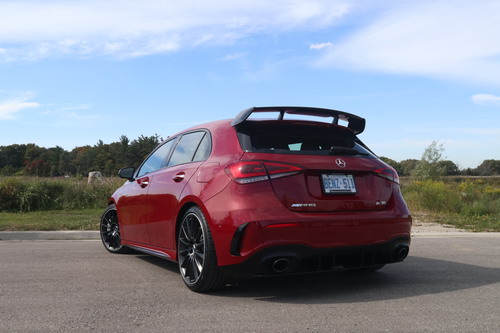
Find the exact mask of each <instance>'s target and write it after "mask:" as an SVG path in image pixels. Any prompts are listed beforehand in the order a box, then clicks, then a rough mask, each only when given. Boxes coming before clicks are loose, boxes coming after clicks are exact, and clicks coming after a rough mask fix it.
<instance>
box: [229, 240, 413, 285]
mask: <svg viewBox="0 0 500 333" xmlns="http://www.w3.org/2000/svg"><path fill="white" fill-rule="evenodd" d="M410 241H411V240H410V238H409V237H402V238H395V239H391V240H390V241H388V242H385V243H382V244H375V245H364V246H350V247H334V248H313V247H309V246H305V245H281V246H272V247H267V248H265V249H263V250H261V251H259V252H257V253H255V254H254V255H252V256H251V257H250V258H249V259H247V260H246V261H244V262H242V263H240V264H235V265H228V266H222V267H221V268H222V269H223V270H224V272H225V273H226V274H229V275H232V276H269V275H280V274H298V273H308V272H318V271H328V270H333V269H335V268H338V267H344V268H361V267H370V266H377V265H384V264H389V263H395V262H400V261H403V260H404V259H405V258H406V256H407V255H408V253H409V246H410Z"/></svg>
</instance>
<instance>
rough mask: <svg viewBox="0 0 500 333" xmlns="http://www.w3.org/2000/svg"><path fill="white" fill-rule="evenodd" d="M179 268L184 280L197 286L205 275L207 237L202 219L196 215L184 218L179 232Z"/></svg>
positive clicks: (192, 214)
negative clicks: (203, 274)
mask: <svg viewBox="0 0 500 333" xmlns="http://www.w3.org/2000/svg"><path fill="white" fill-rule="evenodd" d="M178 250H179V253H178V256H179V258H178V259H179V268H180V271H181V275H182V278H183V279H184V281H185V282H186V283H187V284H189V285H193V284H195V283H196V282H197V281H198V280H199V279H200V277H201V275H202V273H203V265H204V263H205V236H204V231H203V226H202V224H201V221H200V219H199V218H198V216H197V215H196V214H194V213H189V214H187V215H186V216H185V217H184V220H183V221H182V224H181V228H180V230H179V249H178Z"/></svg>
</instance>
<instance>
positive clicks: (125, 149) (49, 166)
mask: <svg viewBox="0 0 500 333" xmlns="http://www.w3.org/2000/svg"><path fill="white" fill-rule="evenodd" d="M161 141H163V139H162V138H161V137H160V136H159V135H157V134H155V135H152V136H144V135H141V136H139V137H138V138H137V139H135V140H132V141H130V140H129V139H128V138H127V137H126V136H125V135H122V136H121V137H120V138H119V141H117V142H113V143H110V144H105V143H103V142H102V140H99V141H98V142H97V143H96V144H95V145H94V146H89V145H87V146H82V147H76V148H74V149H73V150H71V151H66V150H64V149H63V148H61V147H59V146H56V147H53V148H44V147H39V146H37V145H36V144H33V143H30V144H13V145H9V146H0V176H14V175H28V176H38V177H61V176H80V177H86V176H87V175H88V173H89V172H90V171H100V172H102V173H103V174H104V175H105V176H114V175H116V173H117V172H118V170H119V169H120V168H122V167H124V166H139V164H140V163H141V162H142V161H143V160H144V158H145V157H146V156H147V155H148V154H149V153H150V152H151V151H152V150H153V149H154V148H155V147H156V146H157V145H158V144H159V143H160V142H161ZM443 150H444V148H443V147H442V145H439V143H438V142H433V143H432V144H431V145H430V146H429V147H428V148H427V149H426V150H425V152H424V154H423V156H422V158H421V159H420V160H417V159H407V160H403V161H400V162H397V161H395V160H393V159H390V158H387V157H381V159H382V160H384V161H385V162H386V163H388V164H390V165H391V166H392V167H394V168H395V169H396V171H397V172H398V174H399V175H400V176H412V175H417V176H424V178H425V177H430V178H434V177H435V176H436V175H438V176H456V175H470V176H492V175H500V160H493V159H491V160H485V161H483V162H482V163H481V164H480V165H479V166H478V167H477V168H467V169H460V168H459V167H458V165H457V164H455V163H454V162H452V161H449V160H443V158H442V151H443Z"/></svg>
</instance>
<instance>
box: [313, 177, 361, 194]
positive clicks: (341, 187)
mask: <svg viewBox="0 0 500 333" xmlns="http://www.w3.org/2000/svg"><path fill="white" fill-rule="evenodd" d="M321 180H322V184H323V190H324V191H325V193H326V194H335V193H356V183H355V182H354V177H353V176H352V175H346V174H339V173H334V174H322V175H321Z"/></svg>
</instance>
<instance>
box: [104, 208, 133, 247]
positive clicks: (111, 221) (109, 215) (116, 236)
mask: <svg viewBox="0 0 500 333" xmlns="http://www.w3.org/2000/svg"><path fill="white" fill-rule="evenodd" d="M99 230H100V233H101V240H102V244H103V245H104V247H105V248H106V250H108V251H109V252H111V253H128V252H130V249H129V248H128V247H126V246H124V245H122V244H121V238H120V224H119V223H118V214H117V213H116V206H115V205H109V206H108V208H106V210H105V211H104V213H103V214H102V217H101V226H100V228H99Z"/></svg>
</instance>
